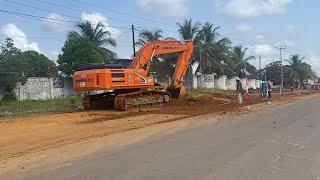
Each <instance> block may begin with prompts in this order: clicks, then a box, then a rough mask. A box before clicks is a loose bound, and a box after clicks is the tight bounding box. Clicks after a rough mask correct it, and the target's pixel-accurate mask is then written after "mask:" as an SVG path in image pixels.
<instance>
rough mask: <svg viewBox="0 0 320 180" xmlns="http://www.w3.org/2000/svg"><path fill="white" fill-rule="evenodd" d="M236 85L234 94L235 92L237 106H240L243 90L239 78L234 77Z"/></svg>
mask: <svg viewBox="0 0 320 180" xmlns="http://www.w3.org/2000/svg"><path fill="white" fill-rule="evenodd" d="M236 83H237V88H236V92H237V97H238V104H239V105H242V104H243V97H242V95H243V89H242V83H241V81H240V78H239V77H236Z"/></svg>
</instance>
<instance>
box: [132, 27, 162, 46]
mask: <svg viewBox="0 0 320 180" xmlns="http://www.w3.org/2000/svg"><path fill="white" fill-rule="evenodd" d="M161 38H162V31H161V30H156V31H149V30H147V29H144V30H142V31H141V32H140V34H139V40H138V42H136V45H137V46H142V45H143V44H145V43H146V42H149V41H155V40H159V39H161Z"/></svg>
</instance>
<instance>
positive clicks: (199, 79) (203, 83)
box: [192, 74, 214, 88]
mask: <svg viewBox="0 0 320 180" xmlns="http://www.w3.org/2000/svg"><path fill="white" fill-rule="evenodd" d="M192 88H214V75H213V74H203V75H194V76H193V82H192Z"/></svg>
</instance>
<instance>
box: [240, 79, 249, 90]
mask: <svg viewBox="0 0 320 180" xmlns="http://www.w3.org/2000/svg"><path fill="white" fill-rule="evenodd" d="M240 81H241V84H242V88H243V89H244V90H247V88H249V87H248V85H247V83H248V82H247V78H241V79H240Z"/></svg>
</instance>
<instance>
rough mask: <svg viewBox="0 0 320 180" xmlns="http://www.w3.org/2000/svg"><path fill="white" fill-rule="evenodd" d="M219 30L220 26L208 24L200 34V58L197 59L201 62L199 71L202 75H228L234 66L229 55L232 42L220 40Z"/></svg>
mask: <svg viewBox="0 0 320 180" xmlns="http://www.w3.org/2000/svg"><path fill="white" fill-rule="evenodd" d="M219 29H220V27H219V26H218V27H215V26H214V25H213V24H211V23H209V22H206V23H205V24H204V25H203V27H202V29H201V31H200V33H199V41H198V45H197V46H196V49H197V51H198V52H199V57H196V58H199V61H200V66H199V68H198V69H197V70H198V71H199V70H200V69H201V71H202V73H216V74H218V75H221V74H225V73H227V74H228V72H229V71H230V66H232V64H231V63H232V61H231V60H230V53H229V52H230V44H231V41H230V40H229V39H228V38H220V34H219V33H218V32H217V31H218V30H219ZM219 38H220V39H219ZM200 56H201V57H200Z"/></svg>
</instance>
